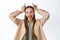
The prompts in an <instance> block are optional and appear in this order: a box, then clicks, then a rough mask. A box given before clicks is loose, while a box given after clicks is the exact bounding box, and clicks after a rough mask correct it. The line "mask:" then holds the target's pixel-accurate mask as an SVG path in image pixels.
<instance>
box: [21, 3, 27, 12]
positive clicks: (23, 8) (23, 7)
mask: <svg viewBox="0 0 60 40" xmlns="http://www.w3.org/2000/svg"><path fill="white" fill-rule="evenodd" d="M25 7H26V4H25V3H24V6H22V9H21V12H24V11H25Z"/></svg>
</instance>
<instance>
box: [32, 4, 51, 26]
mask: <svg viewBox="0 0 60 40" xmlns="http://www.w3.org/2000/svg"><path fill="white" fill-rule="evenodd" d="M33 7H34V9H35V10H36V11H37V12H38V13H39V14H40V15H42V16H43V17H42V18H41V19H40V23H41V25H42V26H43V24H44V23H45V22H46V21H47V19H48V18H49V17H50V14H49V12H47V11H45V10H42V9H38V8H37V5H34V4H33Z"/></svg>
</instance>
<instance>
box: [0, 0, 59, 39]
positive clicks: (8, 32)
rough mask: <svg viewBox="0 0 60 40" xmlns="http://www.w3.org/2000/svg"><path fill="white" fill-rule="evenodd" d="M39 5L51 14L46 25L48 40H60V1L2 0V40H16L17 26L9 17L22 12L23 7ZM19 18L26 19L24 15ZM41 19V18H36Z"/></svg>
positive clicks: (0, 28) (0, 36) (0, 5)
mask: <svg viewBox="0 0 60 40" xmlns="http://www.w3.org/2000/svg"><path fill="white" fill-rule="evenodd" d="M32 2H33V3H34V4H37V6H38V7H39V8H41V9H44V10H47V11H49V13H50V18H49V20H48V21H47V22H46V23H45V25H44V32H45V34H46V37H47V40H60V14H59V13H60V12H59V11H60V5H59V2H60V0H0V40H14V37H15V34H16V31H17V26H16V25H15V24H14V23H13V22H12V21H11V20H10V19H9V17H8V15H9V14H10V13H11V12H13V11H15V10H20V9H21V6H22V5H23V4H24V3H26V5H32ZM21 15H22V16H19V17H18V18H22V19H23V18H24V17H23V16H24V15H23V14H21ZM36 17H37V18H39V17H40V16H38V14H37V16H36Z"/></svg>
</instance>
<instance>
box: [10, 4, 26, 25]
mask: <svg viewBox="0 0 60 40" xmlns="http://www.w3.org/2000/svg"><path fill="white" fill-rule="evenodd" d="M24 9H25V4H24V6H22V9H21V11H19V10H16V11H14V12H12V13H11V14H9V18H10V19H11V20H12V21H13V22H14V23H16V24H17V25H19V24H21V23H22V20H21V19H18V18H16V17H17V16H18V15H19V14H21V13H23V12H24Z"/></svg>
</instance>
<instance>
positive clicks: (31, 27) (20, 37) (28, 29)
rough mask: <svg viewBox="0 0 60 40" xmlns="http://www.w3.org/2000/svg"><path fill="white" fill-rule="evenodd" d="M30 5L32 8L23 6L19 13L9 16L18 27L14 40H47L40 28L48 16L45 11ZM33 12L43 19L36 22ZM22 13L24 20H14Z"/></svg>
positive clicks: (17, 11)
mask: <svg viewBox="0 0 60 40" xmlns="http://www.w3.org/2000/svg"><path fill="white" fill-rule="evenodd" d="M32 5H33V6H27V7H26V4H24V6H22V10H21V11H19V10H16V11H15V12H12V13H11V14H10V15H9V17H10V19H11V20H12V21H13V22H14V23H15V24H17V26H18V30H17V34H16V37H15V39H14V40H47V39H46V37H45V35H44V32H43V29H42V28H43V25H44V24H45V22H46V21H47V19H48V18H49V16H50V15H49V13H48V12H47V11H45V10H42V9H38V7H37V5H35V4H32ZM35 11H37V12H38V13H39V14H40V15H42V16H43V17H42V18H41V19H38V20H36V19H35ZM23 12H25V19H24V20H21V19H18V18H16V17H17V16H18V15H19V14H21V13H23Z"/></svg>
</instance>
